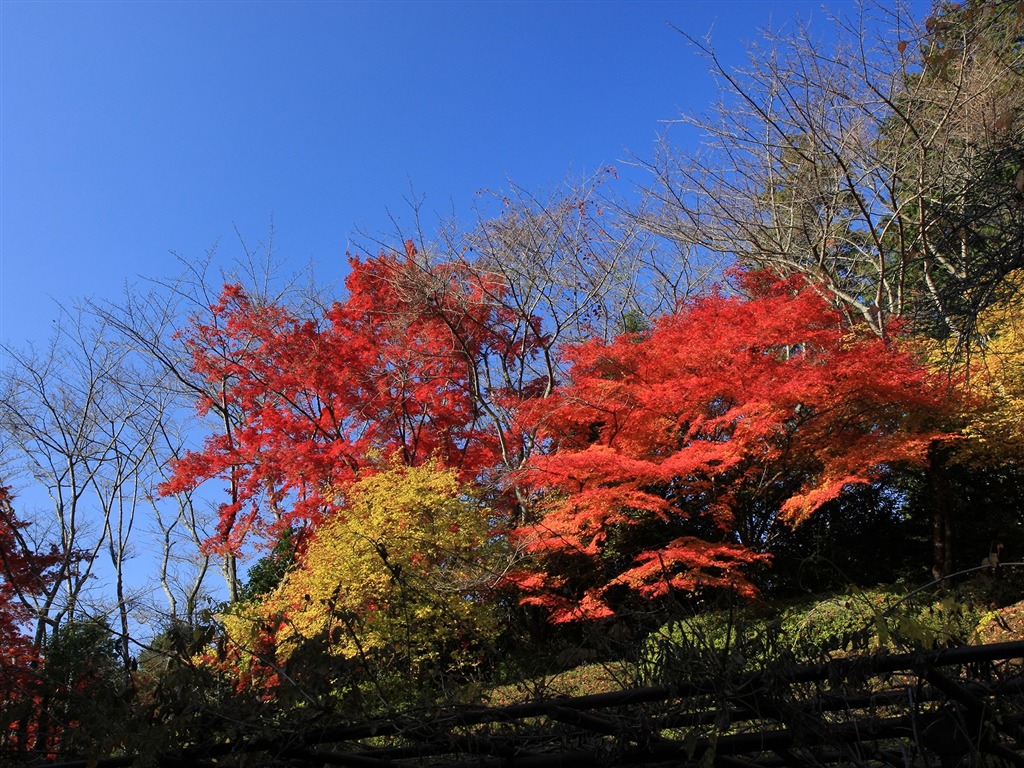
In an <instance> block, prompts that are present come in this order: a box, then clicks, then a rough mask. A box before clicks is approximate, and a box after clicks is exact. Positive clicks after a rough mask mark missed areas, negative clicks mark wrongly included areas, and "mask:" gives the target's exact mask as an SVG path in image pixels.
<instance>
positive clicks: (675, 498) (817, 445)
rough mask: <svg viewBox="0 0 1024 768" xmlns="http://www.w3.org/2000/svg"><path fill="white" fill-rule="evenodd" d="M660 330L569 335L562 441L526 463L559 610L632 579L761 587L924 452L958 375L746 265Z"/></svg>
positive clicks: (799, 285) (572, 611) (633, 588)
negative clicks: (574, 342) (779, 559)
mask: <svg viewBox="0 0 1024 768" xmlns="http://www.w3.org/2000/svg"><path fill="white" fill-rule="evenodd" d="M741 283H742V286H743V287H744V289H745V290H746V292H747V293H748V297H747V298H743V297H739V296H727V295H724V294H718V295H710V296H707V297H705V298H702V299H698V300H695V301H693V302H690V303H688V304H686V305H684V306H682V307H681V308H680V310H679V311H678V312H677V313H675V314H673V315H669V316H666V317H665V318H663V319H661V320H659V321H658V322H657V323H656V324H655V325H654V327H653V329H652V330H651V331H650V332H649V333H648V334H626V335H624V336H621V337H619V338H618V339H616V340H615V341H613V342H611V343H601V342H596V341H595V342H590V343H587V344H583V345H581V346H579V347H577V348H575V349H574V350H573V351H572V352H571V360H572V363H573V367H572V371H571V375H572V381H571V384H569V385H568V386H567V387H565V388H564V390H562V391H561V392H559V393H558V395H557V396H556V398H555V399H554V400H553V401H552V402H551V403H546V404H544V409H545V410H546V411H549V413H548V414H547V415H546V416H544V417H543V418H544V420H543V425H544V426H543V435H544V436H545V439H546V440H548V441H550V453H548V454H547V455H545V456H541V457H536V458H535V459H534V460H533V461H532V463H531V467H530V469H529V470H528V473H529V477H530V479H531V480H532V482H533V484H534V486H535V488H536V489H537V492H538V494H539V495H538V502H537V503H538V504H539V508H540V509H541V510H542V511H543V513H544V514H543V516H542V517H541V519H540V520H539V521H538V522H537V523H536V524H535V525H532V526H528V527H525V528H523V529H522V530H520V531H519V532H518V538H519V539H520V541H522V542H523V543H524V545H525V546H527V547H528V548H529V549H530V550H531V551H532V552H533V553H534V554H535V556H536V558H537V561H538V563H539V564H540V567H539V569H537V570H535V571H532V572H527V573H524V574H522V575H521V577H520V584H521V585H522V586H523V587H524V588H525V589H526V590H527V591H528V592H530V593H532V594H530V595H528V597H527V600H528V601H529V602H534V603H537V604H539V605H543V606H545V607H547V608H549V609H550V610H551V611H552V618H553V620H555V621H567V620H571V619H576V618H593V617H601V616H608V615H611V614H612V613H613V612H614V607H615V605H616V604H617V603H621V602H622V601H623V600H625V599H627V598H626V596H627V595H628V593H630V592H635V593H638V594H640V595H642V596H644V597H645V598H657V597H664V596H666V595H670V594H671V593H673V592H681V593H690V592H693V591H694V590H700V589H703V588H720V587H727V588H734V589H738V590H740V591H741V592H746V593H750V592H752V591H753V584H752V583H751V581H750V580H749V579H748V578H747V575H746V573H745V572H744V567H743V566H746V565H750V564H752V563H755V562H758V561H761V560H764V559H765V558H766V557H769V556H770V554H771V551H772V546H773V540H774V537H775V536H776V535H777V533H778V531H779V530H780V527H781V526H785V525H798V524H799V523H800V522H801V521H803V520H804V519H806V518H807V517H808V516H809V515H811V514H813V513H814V511H815V510H817V509H818V508H820V507H821V506H822V505H823V504H825V503H826V502H829V501H831V500H833V499H836V498H837V497H838V496H840V495H841V494H842V493H843V492H844V491H845V490H847V489H848V488H851V487H853V486H857V485H865V484H871V483H875V482H877V481H879V480H880V479H881V478H883V477H884V476H885V474H886V473H887V472H888V471H889V470H890V469H892V468H893V467H896V466H899V465H902V464H915V463H916V464H921V463H923V462H924V461H925V460H926V457H927V454H928V451H929V448H930V447H931V446H932V445H933V444H934V443H935V442H936V441H938V440H940V439H941V438H942V436H943V435H942V433H941V432H939V431H938V430H937V429H936V428H935V426H934V425H933V424H932V423H931V419H932V417H933V415H934V414H937V413H941V406H942V402H943V400H942V396H943V394H944V391H945V390H944V389H943V388H942V387H941V386H939V383H940V382H936V381H934V380H933V379H931V378H930V377H929V374H928V373H927V371H926V369H925V368H924V367H923V366H921V365H920V364H918V363H916V362H915V361H914V359H913V357H912V356H911V355H910V354H909V353H908V352H907V351H905V350H904V349H902V348H901V347H900V346H899V345H897V344H896V343H895V342H887V341H884V340H881V339H879V338H877V337H876V336H873V335H872V334H871V333H870V332H869V331H868V330H867V329H866V328H865V327H864V326H863V325H861V326H860V327H859V328H854V329H850V328H849V327H848V326H847V325H846V324H845V322H844V320H843V317H842V315H841V314H840V313H839V312H838V311H836V310H834V309H833V308H831V306H830V304H829V303H828V302H827V301H826V300H825V299H824V298H823V297H822V296H821V295H820V294H818V293H817V292H816V291H815V290H813V289H812V288H809V287H807V286H806V282H805V281H804V280H803V279H801V278H791V279H789V280H788V281H781V282H779V281H775V280H773V279H772V278H770V277H769V276H768V275H766V274H764V273H752V274H745V275H742V276H741Z"/></svg>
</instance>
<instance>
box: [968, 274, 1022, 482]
mask: <svg viewBox="0 0 1024 768" xmlns="http://www.w3.org/2000/svg"><path fill="white" fill-rule="evenodd" d="M1004 288H1005V289H1006V298H1004V299H1003V300H1002V301H1000V302H998V303H996V304H994V305H993V306H991V307H990V308H989V309H987V310H986V311H985V312H984V313H983V314H982V315H981V317H980V318H979V331H980V332H981V338H982V340H983V341H982V343H981V344H980V345H978V347H977V349H976V350H974V355H973V363H972V366H971V379H972V390H973V391H974V393H975V394H976V395H978V396H979V399H980V404H979V406H978V408H977V410H976V412H975V413H974V414H972V418H971V420H970V424H969V426H968V428H967V436H968V437H969V438H971V440H970V441H969V443H968V445H969V446H970V451H971V453H972V454H975V455H979V454H980V455H983V456H985V457H987V458H988V459H989V460H992V459H996V460H1003V461H1014V462H1016V461H1019V460H1020V459H1022V458H1024V303H1022V301H1021V296H1022V295H1024V293H1022V291H1024V271H1021V270H1018V271H1016V272H1013V273H1011V274H1010V275H1009V276H1008V277H1007V278H1006V279H1005V281H1004Z"/></svg>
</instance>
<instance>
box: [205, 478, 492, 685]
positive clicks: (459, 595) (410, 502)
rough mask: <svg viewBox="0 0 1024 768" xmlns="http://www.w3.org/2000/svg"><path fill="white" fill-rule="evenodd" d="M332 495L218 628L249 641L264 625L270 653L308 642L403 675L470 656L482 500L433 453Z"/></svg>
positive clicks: (484, 615) (482, 555)
mask: <svg viewBox="0 0 1024 768" xmlns="http://www.w3.org/2000/svg"><path fill="white" fill-rule="evenodd" d="M341 495H342V497H343V500H344V504H343V506H342V509H341V510H340V511H339V512H338V513H336V514H335V515H334V516H333V517H332V518H330V519H329V520H328V521H327V522H326V523H324V524H323V525H322V526H321V528H320V529H319V530H318V531H317V532H316V534H315V537H314V538H313V539H312V540H311V541H310V542H309V544H308V546H307V547H306V549H305V552H304V554H303V555H302V556H301V558H300V561H299V564H298V566H297V567H296V568H295V569H293V570H292V571H291V572H289V573H288V574H287V575H286V576H285V578H284V579H283V581H282V583H281V584H280V585H279V587H278V588H277V589H276V590H275V591H273V592H271V593H269V594H268V595H265V596H264V597H262V598H260V599H259V600H257V601H254V602H252V603H248V604H244V605H242V606H237V607H236V608H235V609H234V610H233V611H232V612H231V613H230V614H229V615H225V616H224V617H223V622H224V627H225V631H226V632H227V634H228V636H229V638H230V639H231V640H232V641H234V643H236V644H238V645H239V646H242V647H248V648H253V649H258V648H260V646H261V642H260V641H261V637H263V638H266V637H268V636H269V637H270V638H272V643H273V647H272V648H267V649H266V651H265V652H267V651H270V652H272V655H273V656H274V658H275V660H276V663H278V664H282V663H285V662H287V660H288V659H289V658H290V657H292V656H293V654H295V653H296V651H298V650H299V649H301V648H303V646H304V645H305V646H307V648H308V647H309V645H310V644H311V643H316V644H317V646H318V647H323V648H325V649H326V652H327V653H328V654H330V655H331V656H336V657H337V656H342V657H345V658H347V659H351V660H353V661H354V662H357V663H360V664H366V663H374V664H376V663H378V662H379V663H382V664H385V665H390V664H395V665H398V666H401V667H402V668H403V669H402V671H403V672H406V673H410V672H411V673H413V674H415V675H419V674H424V673H430V674H437V673H444V672H445V671H451V670H453V669H459V668H464V667H466V666H469V665H472V664H473V663H474V662H475V660H476V659H477V658H478V657H479V654H480V650H481V647H482V646H483V645H484V644H486V643H487V642H488V641H489V640H490V639H492V638H493V637H494V636H495V634H496V630H497V627H496V621H495V618H494V615H493V605H492V603H493V601H491V600H486V599H484V598H483V596H482V592H483V591H484V588H485V586H486V584H487V582H488V581H489V580H491V578H492V576H491V573H492V572H491V571H490V570H489V566H490V565H491V564H492V563H491V561H492V559H493V554H494V551H493V549H494V548H493V546H492V545H491V544H490V539H491V538H492V537H491V531H490V526H489V521H488V517H489V515H488V510H487V509H485V508H483V507H482V505H481V504H480V503H479V502H478V501H477V500H476V499H475V498H474V496H473V495H472V494H471V493H470V492H469V491H468V490H467V489H466V488H464V487H462V486H460V485H459V483H458V480H457V478H456V476H455V474H454V473H453V472H451V471H449V470H444V469H441V468H439V467H438V466H437V465H436V464H434V463H430V464H427V465H424V466H420V467H406V466H393V467H391V468H390V469H387V470H385V471H383V472H381V473H379V474H377V475H374V476H372V477H369V478H366V479H364V480H362V481H360V482H359V483H357V484H355V485H353V486H352V487H351V488H348V489H347V490H345V491H344V493H343V494H341ZM263 646H264V647H265V646H266V642H264V643H263ZM394 671H397V667H396V669H395V670H394Z"/></svg>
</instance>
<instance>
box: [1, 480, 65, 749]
mask: <svg viewBox="0 0 1024 768" xmlns="http://www.w3.org/2000/svg"><path fill="white" fill-rule="evenodd" d="M26 525H27V523H25V522H23V521H21V520H19V519H18V516H17V514H16V512H15V510H14V506H13V504H12V499H11V494H10V490H9V489H8V488H6V487H4V486H0V714H2V715H4V717H3V718H2V719H0V744H2V745H6V746H7V748H8V749H9V750H11V751H14V752H17V751H20V750H24V749H28V748H30V747H31V746H33V745H34V744H35V739H36V731H37V718H38V712H37V711H36V709H37V707H36V705H37V697H38V693H39V686H40V680H39V677H38V675H37V672H36V667H37V666H38V665H39V662H40V655H39V649H38V648H36V647H35V645H34V644H33V642H32V640H31V639H30V638H29V637H28V636H27V635H26V630H27V628H28V627H29V625H30V623H31V621H32V620H33V619H34V618H35V617H34V616H33V613H32V610H31V607H30V606H31V598H32V597H33V596H36V595H39V594H42V593H43V592H45V591H46V589H47V587H48V586H49V585H50V584H52V582H53V578H54V574H53V567H54V566H55V565H56V564H57V563H58V562H59V561H60V559H61V558H60V556H59V554H57V553H56V552H54V551H48V552H37V551H36V550H35V548H34V547H33V546H32V544H31V542H30V541H29V540H28V539H27V538H26V537H25V535H24V529H25V527H26Z"/></svg>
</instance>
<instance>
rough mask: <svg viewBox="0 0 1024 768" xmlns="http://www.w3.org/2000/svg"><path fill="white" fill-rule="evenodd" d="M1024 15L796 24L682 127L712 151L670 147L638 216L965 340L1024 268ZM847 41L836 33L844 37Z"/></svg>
mask: <svg viewBox="0 0 1024 768" xmlns="http://www.w3.org/2000/svg"><path fill="white" fill-rule="evenodd" d="M1021 24H1022V19H1021V17H1020V15H1019V4H1017V3H1014V2H1004V1H1003V0H971V2H968V3H966V4H964V5H962V6H960V5H956V4H947V3H938V4H936V6H935V10H934V12H933V13H932V15H930V16H929V17H928V18H927V19H926V20H925V21H924V22H923V23H921V24H918V23H916V22H915V21H914V20H913V19H912V18H911V17H910V15H909V13H908V12H907V11H906V9H905V8H904V7H903V6H901V5H896V6H890V5H889V4H887V3H872V2H866V3H863V4H861V5H860V6H859V8H858V12H857V14H856V15H855V18H853V19H852V20H849V21H847V20H844V19H837V20H836V23H835V25H834V29H833V30H830V35H829V37H828V38H825V39H830V38H832V37H834V42H831V43H826V42H823V39H822V37H821V36H820V35H819V34H818V33H817V31H816V30H815V31H812V29H811V28H810V27H809V26H806V25H798V26H797V27H796V29H795V31H792V32H789V33H785V34H767V35H766V36H765V38H764V40H763V41H761V44H758V45H755V46H752V48H751V58H750V62H751V63H750V66H749V67H748V68H746V69H743V70H738V71H731V70H729V69H727V68H726V67H725V66H724V64H723V63H722V61H721V60H720V59H719V58H718V57H717V55H716V54H715V51H714V49H713V47H712V46H711V44H710V43H709V42H707V41H705V40H699V39H697V38H693V37H688V39H689V41H690V43H691V44H693V45H694V46H695V47H696V49H697V50H698V52H699V53H701V54H702V55H703V56H704V57H705V58H706V59H707V61H708V63H709V66H710V68H711V71H712V74H713V75H714V76H715V77H716V79H717V80H718V81H719V82H720V83H721V85H722V89H723V97H722V99H721V101H720V103H719V104H718V107H717V109H716V110H715V111H713V112H712V113H711V114H709V115H692V116H686V117H684V121H685V122H687V123H689V124H690V125H692V126H694V127H696V128H697V129H698V130H699V131H701V132H702V133H703V134H704V135H705V137H706V139H707V141H706V142H705V146H704V149H703V150H702V151H701V152H700V153H697V154H690V153H685V152H679V151H677V150H675V149H674V148H673V147H672V146H671V145H670V144H669V143H668V141H667V140H666V142H665V143H664V144H663V146H662V147H661V152H660V154H659V155H658V156H657V157H656V158H655V160H654V161H652V162H651V163H650V164H649V167H650V169H651V171H652V172H653V173H654V176H655V179H656V183H655V184H654V185H652V187H651V189H650V197H649V200H648V205H647V207H646V208H645V209H644V210H642V211H640V212H639V213H638V218H639V219H640V220H641V221H643V222H645V223H646V225H647V226H648V227H650V228H651V229H652V230H653V231H655V232H657V233H658V234H660V235H662V236H664V237H667V238H668V239H670V240H671V241H674V242H679V243H681V244H683V245H684V246H691V247H694V248H697V249H698V250H704V251H708V252H711V253H716V254H722V255H724V256H727V257H730V258H735V259H738V260H740V261H741V262H743V263H745V264H748V265H754V266H765V267H769V268H771V269H773V270H776V271H777V272H780V273H782V274H790V273H799V274H803V275H805V276H807V278H808V279H809V280H811V281H812V282H814V283H815V284H817V285H819V286H820V287H821V288H822V289H823V290H824V291H826V292H828V293H829V294H830V295H832V296H833V297H834V298H835V300H836V302H837V305H838V306H840V307H842V308H843V309H844V310H845V311H847V312H848V313H850V314H851V316H856V317H858V318H859V319H860V320H861V321H863V322H865V323H867V324H868V326H869V327H871V328H872V329H873V330H874V331H875V332H876V333H878V334H884V333H885V330H886V328H887V326H888V324H889V323H890V321H891V320H892V319H893V318H896V317H899V316H906V315H909V316H910V317H912V318H913V319H914V321H915V323H917V325H918V327H919V328H921V329H923V330H926V331H927V332H928V333H930V334H932V335H937V336H940V337H946V336H954V337H955V338H956V339H962V340H963V341H967V340H968V339H969V338H970V336H971V335H972V334H973V333H974V325H975V321H976V318H977V315H978V313H979V312H980V311H981V310H983V309H984V307H985V306H987V305H988V304H989V303H991V302H992V301H993V300H994V298H995V295H996V292H995V289H996V288H997V287H998V285H999V284H1000V282H1001V281H1002V278H1003V277H1004V276H1005V275H1006V274H1007V273H1008V272H1010V271H1011V270H1013V269H1015V268H1019V267H1021V266H1022V265H1024V206H1022V205H1021V200H1024V196H1022V195H1024V63H1022V62H1024V59H1022V56H1024V50H1022V48H1021V46H1020V36H1021V31H1022V27H1021ZM833 33H834V34H833Z"/></svg>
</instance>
